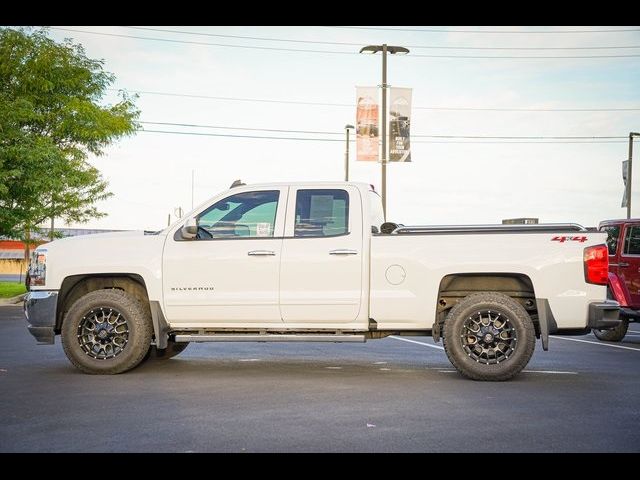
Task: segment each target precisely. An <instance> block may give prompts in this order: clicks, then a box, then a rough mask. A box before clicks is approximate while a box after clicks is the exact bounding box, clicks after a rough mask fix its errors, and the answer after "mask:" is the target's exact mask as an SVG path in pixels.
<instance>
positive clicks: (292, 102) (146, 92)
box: [107, 88, 640, 112]
mask: <svg viewBox="0 0 640 480" xmlns="http://www.w3.org/2000/svg"><path fill="white" fill-rule="evenodd" d="M107 90H109V91H113V92H117V91H119V89H117V88H108V89H107ZM127 91H129V92H133V93H140V94H143V95H161V96H167V97H185V98H199V99H207V100H229V101H235V102H257V103H281V104H289V105H317V106H326V107H350V108H355V104H353V103H329V102H304V101H298V100H276V99H268V98H246V97H222V96H214V95H197V94H189V93H174V92H155V91H149V90H127ZM413 108H414V109H416V110H451V111H488V112H636V111H640V107H637V108H496V107H486V108H485V107H420V106H414V107H413Z"/></svg>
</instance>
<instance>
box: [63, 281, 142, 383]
mask: <svg viewBox="0 0 640 480" xmlns="http://www.w3.org/2000/svg"><path fill="white" fill-rule="evenodd" d="M151 334H152V326H151V319H150V318H149V314H148V313H147V310H146V309H145V308H144V306H143V305H142V303H140V301H139V300H138V299H136V298H135V297H134V296H133V295H131V294H129V293H127V292H125V291H123V290H116V289H110V290H106V289H105V290H95V291H93V292H89V293H87V294H86V295H84V296H83V297H81V298H79V299H78V300H77V301H76V302H75V303H74V304H73V305H72V306H71V308H70V309H69V311H68V313H67V315H66V316H65V318H64V321H63V323H62V345H63V347H64V353H65V354H66V355H67V358H68V359H69V360H70V361H71V363H73V364H74V365H75V366H76V367H77V368H79V369H80V370H82V371H83V372H85V373H91V374H105V375H112V374H116V373H122V372H126V371H127V370H131V369H132V368H134V367H135V366H136V365H138V364H139V363H140V362H141V361H142V359H143V358H144V357H145V355H146V353H147V351H148V350H149V345H150V343H151Z"/></svg>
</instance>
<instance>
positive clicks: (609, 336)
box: [593, 318, 629, 342]
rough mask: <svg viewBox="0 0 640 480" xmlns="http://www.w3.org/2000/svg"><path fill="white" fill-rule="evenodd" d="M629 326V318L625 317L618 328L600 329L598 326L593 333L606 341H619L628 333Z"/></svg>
mask: <svg viewBox="0 0 640 480" xmlns="http://www.w3.org/2000/svg"><path fill="white" fill-rule="evenodd" d="M628 328H629V320H627V319H626V318H623V319H622V321H621V322H620V325H618V326H617V327H616V328H612V329H610V330H598V329H597V328H594V329H593V334H594V335H595V336H596V337H597V338H599V339H600V340H604V341H605V342H619V341H621V340H622V339H623V338H624V336H625V335H626V334H627V329H628Z"/></svg>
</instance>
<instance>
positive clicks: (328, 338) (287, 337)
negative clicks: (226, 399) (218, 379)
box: [175, 333, 366, 343]
mask: <svg viewBox="0 0 640 480" xmlns="http://www.w3.org/2000/svg"><path fill="white" fill-rule="evenodd" d="M175 341H176V342H359V343H364V342H365V341H366V338H365V336H364V335H304V334H269V333H267V334H252V335H249V334H247V335H242V334H240V335H238V334H225V333H220V334H217V333H216V334H211V335H198V334H193V335H190V334H178V335H176V336H175Z"/></svg>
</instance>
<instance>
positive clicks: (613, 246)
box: [601, 225, 620, 255]
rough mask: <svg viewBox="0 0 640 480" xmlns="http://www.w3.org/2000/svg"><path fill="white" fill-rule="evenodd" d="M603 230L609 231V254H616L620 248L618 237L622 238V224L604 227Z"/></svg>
mask: <svg viewBox="0 0 640 480" xmlns="http://www.w3.org/2000/svg"><path fill="white" fill-rule="evenodd" d="M601 231H602V232H607V247H608V248H609V255H615V254H616V251H617V250H618V239H619V238H620V225H612V226H610V227H604V228H602V230H601Z"/></svg>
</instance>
